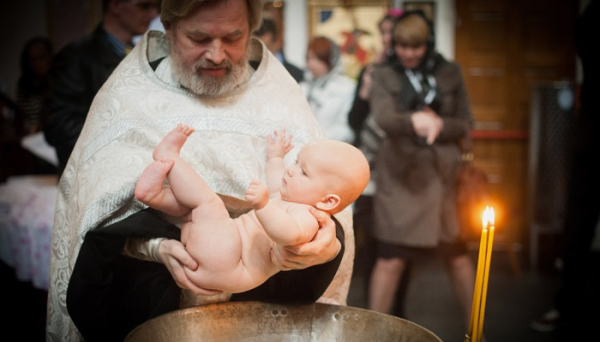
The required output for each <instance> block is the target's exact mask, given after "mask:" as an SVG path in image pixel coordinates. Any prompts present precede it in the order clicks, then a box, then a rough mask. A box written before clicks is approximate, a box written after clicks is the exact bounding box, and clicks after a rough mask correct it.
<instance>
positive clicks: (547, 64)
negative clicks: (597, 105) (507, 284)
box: [456, 0, 577, 247]
mask: <svg viewBox="0 0 600 342" xmlns="http://www.w3.org/2000/svg"><path fill="white" fill-rule="evenodd" d="M456 15H457V23H456V61H457V62H458V63H459V64H460V65H461V67H462V71H463V76H464V78H465V82H466V85H467V89H468V92H469V98H470V101H471V106H472V111H473V116H474V119H475V127H474V129H475V130H474V131H473V136H474V138H475V141H474V153H475V162H476V165H478V166H480V167H481V168H483V169H484V170H485V171H486V172H487V173H488V176H489V182H490V187H491V190H492V194H493V196H494V199H493V200H492V202H491V203H492V205H493V206H494V209H495V210H496V217H497V219H496V226H497V230H496V234H497V236H498V238H499V241H509V242H511V245H512V246H517V247H519V246H522V245H526V243H527V242H528V235H529V226H528V225H529V217H528V215H529V208H528V204H529V203H528V197H527V196H528V182H527V180H528V147H529V128H530V127H529V125H530V97H531V87H532V86H534V85H535V84H537V83H540V82H555V81H570V82H574V80H575V71H576V51H575V44H574V38H573V27H574V21H575V19H576V17H577V2H576V1H571V0H526V1H523V0H456Z"/></svg>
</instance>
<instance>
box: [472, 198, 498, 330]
mask: <svg viewBox="0 0 600 342" xmlns="http://www.w3.org/2000/svg"><path fill="white" fill-rule="evenodd" d="M489 216H490V222H491V227H490V229H489V234H488V242H487V247H486V256H485V269H484V272H483V286H482V292H481V306H480V309H479V319H478V320H477V321H478V328H477V333H476V334H477V336H478V338H479V340H477V341H478V342H479V341H481V338H482V336H483V318H484V316H485V303H486V300H487V289H488V282H489V278H490V266H491V263H492V246H493V244H494V231H495V230H496V228H495V226H494V209H493V208H490V215H489Z"/></svg>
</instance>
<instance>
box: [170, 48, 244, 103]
mask: <svg viewBox="0 0 600 342" xmlns="http://www.w3.org/2000/svg"><path fill="white" fill-rule="evenodd" d="M249 58H250V45H249V44H248V46H247V47H246V53H245V54H244V57H242V58H241V59H240V61H239V62H238V63H235V64H234V63H233V62H231V60H229V59H226V60H223V62H221V63H219V64H217V63H214V62H212V61H210V60H208V59H206V58H200V59H199V60H197V61H196V62H195V63H194V65H191V66H188V65H186V64H185V62H184V61H183V58H182V57H181V54H180V53H179V51H178V50H177V49H176V48H174V47H173V45H171V59H172V60H173V73H174V74H175V79H177V80H179V83H180V84H181V85H182V86H183V87H185V88H187V89H189V90H190V91H191V92H193V93H194V94H197V95H202V96H209V97H219V96H223V95H227V94H230V93H231V92H232V91H233V90H234V89H235V88H236V87H238V86H239V85H241V84H243V83H245V82H247V81H248V79H249V78H250V76H251V73H250V72H249V70H248V69H249V68H248V59H249ZM221 67H225V68H227V73H226V75H225V76H224V77H211V76H206V75H200V73H199V69H200V68H221Z"/></svg>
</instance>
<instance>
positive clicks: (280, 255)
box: [271, 208, 342, 270]
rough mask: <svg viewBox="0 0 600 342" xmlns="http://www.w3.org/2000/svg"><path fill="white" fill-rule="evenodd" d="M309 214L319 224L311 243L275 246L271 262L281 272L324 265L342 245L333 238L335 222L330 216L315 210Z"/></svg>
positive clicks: (334, 255)
mask: <svg viewBox="0 0 600 342" xmlns="http://www.w3.org/2000/svg"><path fill="white" fill-rule="evenodd" d="M310 211H311V214H313V216H314V217H315V218H316V219H317V221H318V222H319V230H318V231H317V234H315V236H314V237H313V238H312V240H311V241H309V242H305V243H301V244H299V245H296V246H286V247H284V246H279V245H276V246H275V247H273V249H272V250H271V260H272V261H273V263H275V264H276V265H280V266H281V269H283V270H299V269H304V268H307V267H310V266H315V265H319V264H323V263H326V262H328V261H330V260H332V259H333V258H335V257H336V256H337V254H338V253H339V252H340V249H341V248H342V244H341V243H340V242H339V241H338V240H337V238H336V236H335V222H334V221H333V219H332V218H331V216H330V215H329V214H327V213H325V212H322V211H320V210H317V209H315V208H311V209H310Z"/></svg>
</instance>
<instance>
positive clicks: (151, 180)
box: [135, 159, 190, 216]
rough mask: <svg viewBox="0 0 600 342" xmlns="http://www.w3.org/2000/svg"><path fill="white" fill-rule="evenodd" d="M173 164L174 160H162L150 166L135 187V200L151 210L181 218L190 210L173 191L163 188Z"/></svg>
mask: <svg viewBox="0 0 600 342" xmlns="http://www.w3.org/2000/svg"><path fill="white" fill-rule="evenodd" d="M173 164H174V161H173V160H172V159H160V160H156V161H154V162H152V163H151V164H150V165H148V166H147V167H146V168H145V169H144V172H142V174H141V175H140V178H139V179H138V182H137V184H136V186H135V198H137V199H138V200H139V201H140V202H142V203H144V204H146V205H148V206H150V207H151V208H154V209H157V210H160V211H162V212H164V213H167V214H169V215H173V216H180V215H184V214H185V213H187V212H189V211H190V208H187V207H185V206H183V205H181V204H180V203H179V202H178V201H177V199H176V198H175V196H173V192H172V191H171V189H170V188H169V187H165V186H163V182H164V180H165V178H166V177H167V173H168V172H169V171H170V170H171V168H172V167H173Z"/></svg>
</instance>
